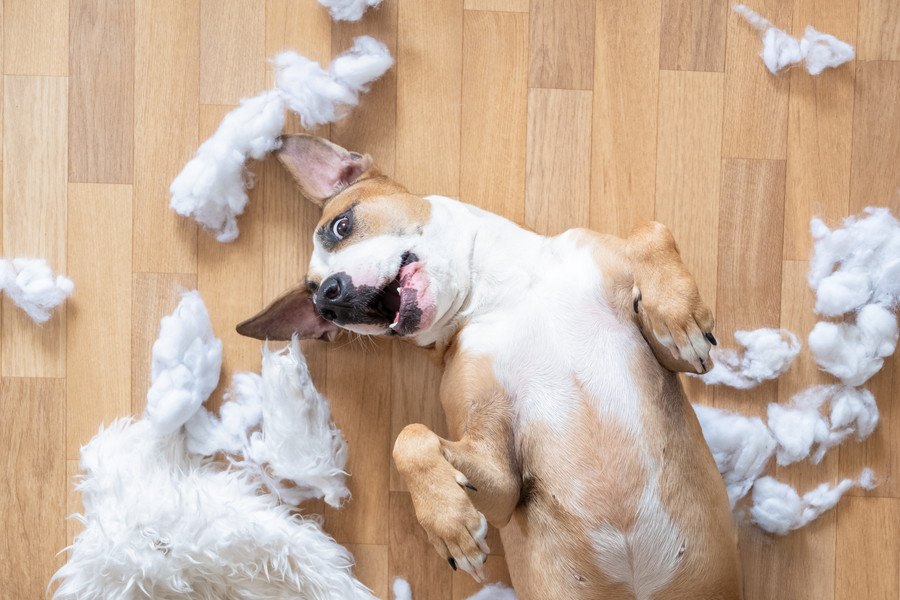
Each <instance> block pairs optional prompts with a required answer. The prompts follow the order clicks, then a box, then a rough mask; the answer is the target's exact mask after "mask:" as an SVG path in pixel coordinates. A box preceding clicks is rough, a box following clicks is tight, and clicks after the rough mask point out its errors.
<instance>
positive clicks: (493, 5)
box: [465, 0, 530, 13]
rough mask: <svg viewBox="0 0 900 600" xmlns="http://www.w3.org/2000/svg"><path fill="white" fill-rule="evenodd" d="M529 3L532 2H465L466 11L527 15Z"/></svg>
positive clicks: (477, 0) (508, 0)
mask: <svg viewBox="0 0 900 600" xmlns="http://www.w3.org/2000/svg"><path fill="white" fill-rule="evenodd" d="M529 1H530V0H465V9H466V10H495V11H502V12H522V13H527V12H528V8H529V7H528V4H529Z"/></svg>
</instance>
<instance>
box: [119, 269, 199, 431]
mask: <svg viewBox="0 0 900 600" xmlns="http://www.w3.org/2000/svg"><path fill="white" fill-rule="evenodd" d="M131 286H132V293H131V297H132V298H133V300H134V301H133V303H132V311H131V410H132V412H133V413H135V414H140V413H142V412H144V407H145V406H146V405H147V390H148V389H149V388H150V355H151V353H150V350H151V347H152V346H153V342H155V341H156V338H157V336H159V320H160V319H162V318H163V317H164V316H165V315H167V314H169V313H171V312H172V311H173V310H175V307H176V306H178V302H179V301H180V300H181V295H182V294H183V293H184V292H189V291H191V290H195V289H197V276H196V275H195V274H193V273H190V274H188V273H135V274H134V276H133V277H132V279H131Z"/></svg>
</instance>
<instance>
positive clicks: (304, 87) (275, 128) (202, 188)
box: [169, 36, 393, 242]
mask: <svg viewBox="0 0 900 600" xmlns="http://www.w3.org/2000/svg"><path fill="white" fill-rule="evenodd" d="M273 62H274V65H275V71H276V85H275V89H274V90H271V91H268V92H264V93H262V94H260V95H258V96H255V97H253V98H249V99H245V100H243V101H241V104H240V106H238V107H237V108H236V109H234V110H233V111H231V112H230V113H228V114H227V115H225V118H224V119H222V123H221V124H220V125H219V128H218V129H216V132H215V133H214V134H213V135H212V136H211V137H210V138H209V139H208V140H206V141H205V142H204V143H203V144H202V145H201V146H200V148H199V149H198V150H197V154H196V155H195V156H194V158H193V159H191V161H190V162H188V164H187V165H185V167H184V169H182V171H181V172H180V173H179V174H178V176H177V177H175V179H174V181H172V185H171V186H170V187H169V193H170V194H171V203H170V205H171V207H172V209H174V210H175V212H177V213H178V214H180V215H182V216H185V217H191V218H193V219H195V220H196V221H197V222H198V223H200V224H201V225H203V226H204V227H205V228H207V229H209V230H211V231H213V232H215V234H216V239H217V240H219V241H220V242H231V241H234V240H235V239H237V237H238V234H239V231H238V226H237V217H238V215H240V214H242V213H243V212H244V208H245V207H246V206H247V201H248V198H247V191H246V190H247V188H249V187H251V185H252V181H251V178H250V175H249V173H248V172H246V171H245V169H244V163H245V162H246V161H247V159H248V158H252V159H255V160H262V159H263V158H265V157H266V155H268V154H269V153H270V152H271V151H273V150H275V149H276V148H278V146H279V143H280V142H279V139H278V138H279V136H280V135H281V133H282V131H283V129H284V119H285V117H284V111H285V108H286V107H287V108H290V109H291V110H293V111H294V112H296V113H297V114H298V115H299V116H300V121H301V123H302V124H303V126H304V127H306V128H312V127H315V126H317V125H322V124H324V123H332V122H334V121H337V120H338V119H340V118H342V117H344V116H345V115H346V114H347V113H348V112H349V110H350V108H352V107H354V106H356V105H357V104H358V103H359V94H360V93H362V92H365V91H367V90H368V86H369V84H371V83H372V82H373V81H375V80H376V79H378V78H379V77H381V76H382V75H383V74H384V73H385V71H387V70H388V69H389V68H390V67H391V65H392V64H393V59H392V58H391V55H390V53H389V52H388V50H387V48H386V47H385V46H384V44H382V43H381V42H378V41H377V40H375V39H374V38H371V37H369V36H360V37H357V38H356V39H355V40H354V42H353V46H352V47H351V48H350V50H348V51H347V52H345V53H344V54H342V55H340V56H339V57H337V58H335V59H334V61H332V63H331V66H330V67H329V70H328V71H324V70H323V69H322V67H321V66H319V63H317V62H315V61H311V60H309V59H307V58H305V57H303V56H300V55H299V54H297V53H296V52H282V53H281V54H279V55H278V56H276V57H275V59H274V61H273Z"/></svg>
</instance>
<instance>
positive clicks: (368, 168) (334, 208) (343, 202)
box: [238, 135, 742, 600]
mask: <svg viewBox="0 0 900 600" xmlns="http://www.w3.org/2000/svg"><path fill="white" fill-rule="evenodd" d="M283 142H284V143H283V146H282V148H281V150H280V151H279V152H278V156H279V159H280V160H281V161H282V163H283V164H284V165H285V166H286V167H287V169H288V170H289V171H290V172H291V174H292V175H293V176H294V178H295V179H296V180H297V182H298V184H299V186H300V189H301V190H302V192H303V194H304V195H305V196H306V197H308V198H309V199H310V200H312V201H313V202H315V203H316V204H318V205H319V206H321V207H322V219H321V220H320V221H319V224H318V225H317V227H316V230H315V232H314V233H313V245H314V250H313V253H312V259H311V261H310V265H309V271H308V273H307V276H306V281H305V282H304V284H303V285H301V286H300V287H299V288H297V289H294V290H292V291H289V292H288V293H287V294H286V295H284V296H282V297H281V298H279V299H278V300H276V301H275V302H274V303H273V304H272V305H271V306H269V307H268V308H266V309H265V310H263V311H262V312H261V313H260V314H258V315H257V316H255V317H253V318H251V319H249V320H247V321H245V322H243V323H241V324H240V325H239V326H238V332H239V333H241V334H243V335H247V336H251V337H255V338H259V339H267V338H268V339H272V340H285V339H290V337H291V336H292V335H298V336H300V337H301V338H318V339H323V340H332V339H334V337H335V336H336V335H337V334H338V332H339V331H340V330H341V329H348V330H350V331H354V332H357V333H360V334H365V335H384V336H396V337H398V338H401V339H402V340H404V341H408V342H410V343H413V344H416V345H418V346H421V347H424V348H428V349H431V350H432V351H433V352H436V353H438V355H439V356H440V357H441V358H442V361H443V365H444V375H443V379H442V382H441V402H442V404H443V407H444V411H445V413H446V415H447V420H448V425H449V430H450V432H451V435H452V437H453V438H454V440H456V441H451V440H445V439H442V438H440V437H438V436H437V435H436V434H435V433H434V432H432V431H430V430H429V429H428V428H426V427H425V426H423V425H417V424H412V425H408V426H407V427H406V428H405V429H404V430H403V431H402V433H401V434H400V436H399V437H398V438H397V441H396V443H395V445H394V452H393V455H394V461H395V462H396V465H397V468H398V470H399V472H400V473H401V474H402V476H403V477H404V480H405V482H406V485H407V487H408V488H409V491H410V494H411V496H412V500H413V504H414V506H415V510H416V516H417V518H418V520H419V522H420V523H421V525H422V527H423V528H424V529H425V531H426V532H427V534H428V538H429V540H430V541H431V543H432V544H433V545H434V548H435V550H437V552H438V553H439V554H440V555H441V556H443V557H445V558H447V559H448V561H449V562H450V565H451V566H452V567H454V568H456V567H457V566H458V567H459V568H462V569H465V570H466V571H467V572H469V573H471V574H472V575H473V576H474V577H475V578H476V579H481V578H482V577H483V570H482V565H483V563H484V560H485V558H486V555H487V552H488V547H487V545H486V544H485V535H486V533H487V524H488V523H491V524H493V525H494V526H496V527H498V528H500V535H501V538H502V540H503V545H504V548H505V551H506V555H507V560H508V564H509V570H510V575H511V577H512V581H513V585H514V587H515V590H516V593H517V595H518V597H519V598H520V599H524V600H529V599H536V600H547V599H557V598H558V599H566V600H571V599H581V598H585V599H587V598H638V599H641V600H643V599H651V598H652V599H654V600H657V599H669V598H684V599H700V598H728V599H731V598H741V597H742V593H741V576H740V564H739V559H738V552H737V537H736V532H735V529H734V526H733V524H732V520H731V513H730V510H729V506H728V499H727V496H726V493H725V488H724V485H723V483H722V479H721V477H720V476H719V473H718V471H717V470H716V466H715V463H714V462H713V459H712V456H711V455H710V452H709V449H708V448H707V446H706V444H705V443H704V440H703V436H702V434H701V431H700V427H699V425H698V423H697V419H696V417H695V416H694V413H693V410H692V409H691V407H690V405H689V404H688V402H687V399H686V398H685V395H684V392H683V390H682V387H681V384H680V382H679V380H678V377H677V376H676V374H675V373H676V372H678V371H691V372H704V371H706V370H708V368H709V367H710V366H711V365H710V362H709V349H710V344H715V343H716V342H715V337H713V334H712V329H713V325H714V322H713V317H712V314H711V312H710V311H709V309H708V308H707V307H706V306H705V305H704V304H703V302H702V300H701V299H700V296H699V293H698V291H697V286H696V284H695V282H694V279H693V277H692V276H691V274H690V273H689V272H688V270H687V269H686V268H685V266H684V264H683V263H682V262H681V259H680V257H679V254H678V249H677V247H676V245H675V241H674V239H673V238H672V235H671V233H670V232H669V231H668V230H667V229H666V228H665V227H664V226H662V225H660V224H658V223H648V224H646V225H642V226H638V227H636V228H635V229H634V230H633V231H632V232H631V234H630V235H629V236H628V238H627V239H620V238H616V237H613V236H608V235H600V234H597V233H594V232H592V231H589V230H585V229H575V230H570V231H567V232H565V233H563V234H561V235H558V236H555V237H545V236H541V235H538V234H536V233H533V232H531V231H527V230H525V229H522V228H521V227H519V226H517V225H515V224H514V223H511V222H510V221H508V220H506V219H503V218H501V217H499V216H497V215H494V214H491V213H488V212H486V211H483V210H481V209H479V208H476V207H474V206H470V205H467V204H463V203H461V202H458V201H455V200H451V199H449V198H444V197H441V196H428V197H424V198H423V197H420V196H416V195H413V194H410V193H409V192H408V191H407V190H406V189H404V188H403V186H402V185H400V184H398V183H396V182H394V181H393V180H391V179H390V178H388V177H387V176H385V175H384V174H382V173H381V172H380V171H379V170H378V169H377V167H375V166H374V164H373V161H372V158H371V157H370V156H368V155H362V154H358V153H356V152H349V151H347V150H345V149H344V148H341V147H339V146H336V145H335V144H332V143H331V142H328V141H327V140H324V139H320V138H316V137H312V136H307V135H297V136H287V137H285V138H284V139H283Z"/></svg>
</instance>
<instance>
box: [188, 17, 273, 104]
mask: <svg viewBox="0 0 900 600" xmlns="http://www.w3.org/2000/svg"><path fill="white" fill-rule="evenodd" d="M265 27H266V11H265V0H230V1H229V2H226V3H223V2H219V1H218V0H200V102H201V103H202V104H237V103H238V102H239V101H240V100H241V99H242V98H248V97H250V96H255V95H257V94H258V93H260V92H262V91H263V87H264V84H265V75H264V71H263V70H262V69H261V68H260V67H261V66H262V65H264V64H265V63H264V61H265V56H264V54H265V44H266V33H265Z"/></svg>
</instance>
